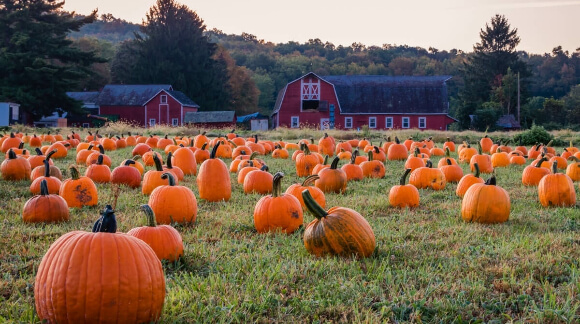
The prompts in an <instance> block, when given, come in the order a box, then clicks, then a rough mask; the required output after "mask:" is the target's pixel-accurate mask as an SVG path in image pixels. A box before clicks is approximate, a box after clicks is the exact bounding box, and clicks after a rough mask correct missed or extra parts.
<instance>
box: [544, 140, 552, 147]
mask: <svg viewBox="0 0 580 324" xmlns="http://www.w3.org/2000/svg"><path fill="white" fill-rule="evenodd" d="M553 142H554V140H550V141H549V142H548V144H546V147H550V146H552V143H553Z"/></svg>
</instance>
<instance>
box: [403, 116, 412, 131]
mask: <svg viewBox="0 0 580 324" xmlns="http://www.w3.org/2000/svg"><path fill="white" fill-rule="evenodd" d="M405 118H406V119H407V127H405ZM401 128H405V129H407V128H411V117H402V118H401Z"/></svg>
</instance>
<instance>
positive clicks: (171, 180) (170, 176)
mask: <svg viewBox="0 0 580 324" xmlns="http://www.w3.org/2000/svg"><path fill="white" fill-rule="evenodd" d="M161 179H163V180H165V179H167V180H168V181H169V185H170V186H172V187H173V186H175V177H174V176H173V174H172V173H171V172H165V173H163V174H162V175H161Z"/></svg>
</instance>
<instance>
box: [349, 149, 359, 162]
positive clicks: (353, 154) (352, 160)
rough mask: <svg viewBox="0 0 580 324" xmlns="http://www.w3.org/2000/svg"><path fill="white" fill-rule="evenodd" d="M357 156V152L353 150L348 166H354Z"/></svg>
mask: <svg viewBox="0 0 580 324" xmlns="http://www.w3.org/2000/svg"><path fill="white" fill-rule="evenodd" d="M357 156H358V150H354V152H353V153H352V156H351V157H350V164H356V163H355V162H356V157H357Z"/></svg>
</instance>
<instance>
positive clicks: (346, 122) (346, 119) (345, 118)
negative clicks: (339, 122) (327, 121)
mask: <svg viewBox="0 0 580 324" xmlns="http://www.w3.org/2000/svg"><path fill="white" fill-rule="evenodd" d="M349 121H350V126H349V125H348V122H349ZM344 128H352V117H344Z"/></svg>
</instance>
